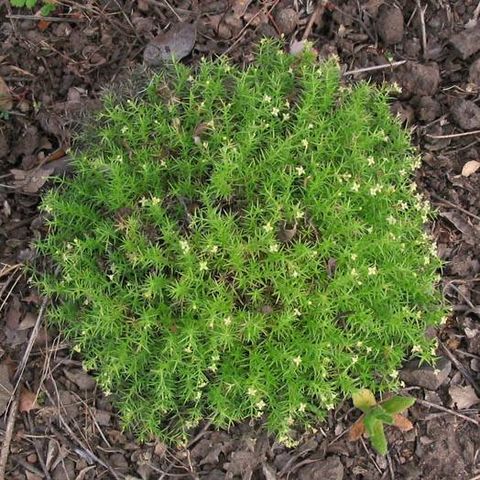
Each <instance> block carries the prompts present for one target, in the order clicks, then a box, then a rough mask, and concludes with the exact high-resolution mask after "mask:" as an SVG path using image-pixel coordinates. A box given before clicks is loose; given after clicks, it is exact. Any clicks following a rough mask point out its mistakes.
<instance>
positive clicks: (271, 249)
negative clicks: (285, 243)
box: [268, 243, 279, 253]
mask: <svg viewBox="0 0 480 480" xmlns="http://www.w3.org/2000/svg"><path fill="white" fill-rule="evenodd" d="M278 248H279V247H278V243H273V244H272V245H270V247H268V251H269V252H270V253H276V252H278Z"/></svg>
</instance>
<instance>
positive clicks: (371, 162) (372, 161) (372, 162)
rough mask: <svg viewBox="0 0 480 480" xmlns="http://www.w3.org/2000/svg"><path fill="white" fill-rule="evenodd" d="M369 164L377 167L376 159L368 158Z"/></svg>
mask: <svg viewBox="0 0 480 480" xmlns="http://www.w3.org/2000/svg"><path fill="white" fill-rule="evenodd" d="M367 163H368V164H369V165H370V166H372V165H375V159H374V158H373V157H368V158H367Z"/></svg>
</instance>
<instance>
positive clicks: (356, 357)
mask: <svg viewBox="0 0 480 480" xmlns="http://www.w3.org/2000/svg"><path fill="white" fill-rule="evenodd" d="M357 362H358V355H354V356H353V357H352V363H357Z"/></svg>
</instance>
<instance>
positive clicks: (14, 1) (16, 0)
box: [10, 0, 25, 8]
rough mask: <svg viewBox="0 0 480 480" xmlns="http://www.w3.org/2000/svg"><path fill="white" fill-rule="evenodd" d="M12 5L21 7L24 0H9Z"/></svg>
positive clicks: (23, 4)
mask: <svg viewBox="0 0 480 480" xmlns="http://www.w3.org/2000/svg"><path fill="white" fill-rule="evenodd" d="M10 4H11V5H12V7H17V8H22V7H24V6H25V0H10Z"/></svg>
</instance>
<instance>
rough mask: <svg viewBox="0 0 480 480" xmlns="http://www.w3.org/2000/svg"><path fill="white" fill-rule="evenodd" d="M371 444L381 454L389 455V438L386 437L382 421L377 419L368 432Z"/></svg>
mask: <svg viewBox="0 0 480 480" xmlns="http://www.w3.org/2000/svg"><path fill="white" fill-rule="evenodd" d="M368 436H369V438H370V443H371V444H372V447H373V448H374V449H375V450H376V451H377V452H378V453H379V454H380V455H386V453H387V438H386V437H385V431H384V429H383V423H382V422H381V420H377V419H375V420H374V421H373V423H372V427H371V429H370V431H369V432H368Z"/></svg>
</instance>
